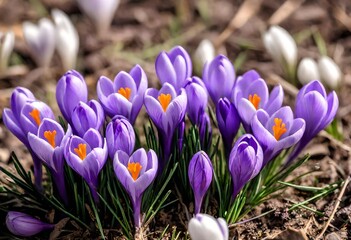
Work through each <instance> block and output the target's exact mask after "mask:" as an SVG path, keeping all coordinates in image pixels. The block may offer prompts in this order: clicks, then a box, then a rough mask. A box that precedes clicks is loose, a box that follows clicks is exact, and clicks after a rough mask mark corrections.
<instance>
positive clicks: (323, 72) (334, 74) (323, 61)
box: [318, 56, 342, 89]
mask: <svg viewBox="0 0 351 240" xmlns="http://www.w3.org/2000/svg"><path fill="white" fill-rule="evenodd" d="M318 69H319V74H320V76H321V81H322V82H324V83H325V84H326V85H327V86H328V87H329V88H331V89H336V88H337V87H338V86H339V85H340V82H341V78H342V72H341V70H340V68H339V66H338V65H337V64H336V63H335V62H334V61H333V59H331V58H330V57H328V56H322V57H321V58H320V59H319V61H318Z"/></svg>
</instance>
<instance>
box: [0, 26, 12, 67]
mask: <svg viewBox="0 0 351 240" xmlns="http://www.w3.org/2000/svg"><path fill="white" fill-rule="evenodd" d="M14 45H15V35H14V34H13V32H12V31H9V32H7V33H2V32H0V73H2V72H3V71H5V69H6V68H7V65H8V62H9V58H10V55H11V52H12V50H13V47H14Z"/></svg>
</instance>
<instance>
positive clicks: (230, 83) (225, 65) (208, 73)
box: [202, 55, 235, 104]
mask: <svg viewBox="0 0 351 240" xmlns="http://www.w3.org/2000/svg"><path fill="white" fill-rule="evenodd" d="M202 77H203V81H204V83H205V85H206V88H207V91H208V93H209V94H210V97H211V98H212V101H213V102H214V103H215V104H216V103H217V102H218V100H219V99H220V98H224V97H226V98H228V99H230V97H231V96H230V95H231V93H232V90H233V87H234V81H235V71H234V67H233V64H232V63H231V62H230V61H229V59H228V58H227V57H226V56H223V55H218V56H217V57H216V58H215V59H213V60H212V61H211V62H207V63H206V64H205V66H204V69H203V72H202Z"/></svg>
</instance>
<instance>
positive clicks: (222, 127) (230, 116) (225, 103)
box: [216, 98, 241, 153]
mask: <svg viewBox="0 0 351 240" xmlns="http://www.w3.org/2000/svg"><path fill="white" fill-rule="evenodd" d="M216 118H217V123H218V128H219V131H220V133H221V135H222V138H223V143H224V148H225V150H226V152H227V153H229V152H230V149H231V148H232V143H233V140H234V137H235V136H236V134H237V132H238V130H239V127H240V122H241V121H240V117H239V114H238V112H237V110H236V108H235V106H234V104H233V103H231V102H229V100H228V99H227V98H221V99H219V101H218V103H217V106H216Z"/></svg>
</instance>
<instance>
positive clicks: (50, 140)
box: [44, 130, 56, 148]
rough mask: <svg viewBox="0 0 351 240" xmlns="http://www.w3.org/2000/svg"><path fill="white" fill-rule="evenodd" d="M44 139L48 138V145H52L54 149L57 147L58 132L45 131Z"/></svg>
mask: <svg viewBox="0 0 351 240" xmlns="http://www.w3.org/2000/svg"><path fill="white" fill-rule="evenodd" d="M44 137H45V138H46V140H48V143H50V145H51V146H52V147H53V148H55V147H56V144H55V137H56V130H54V131H45V132H44Z"/></svg>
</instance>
